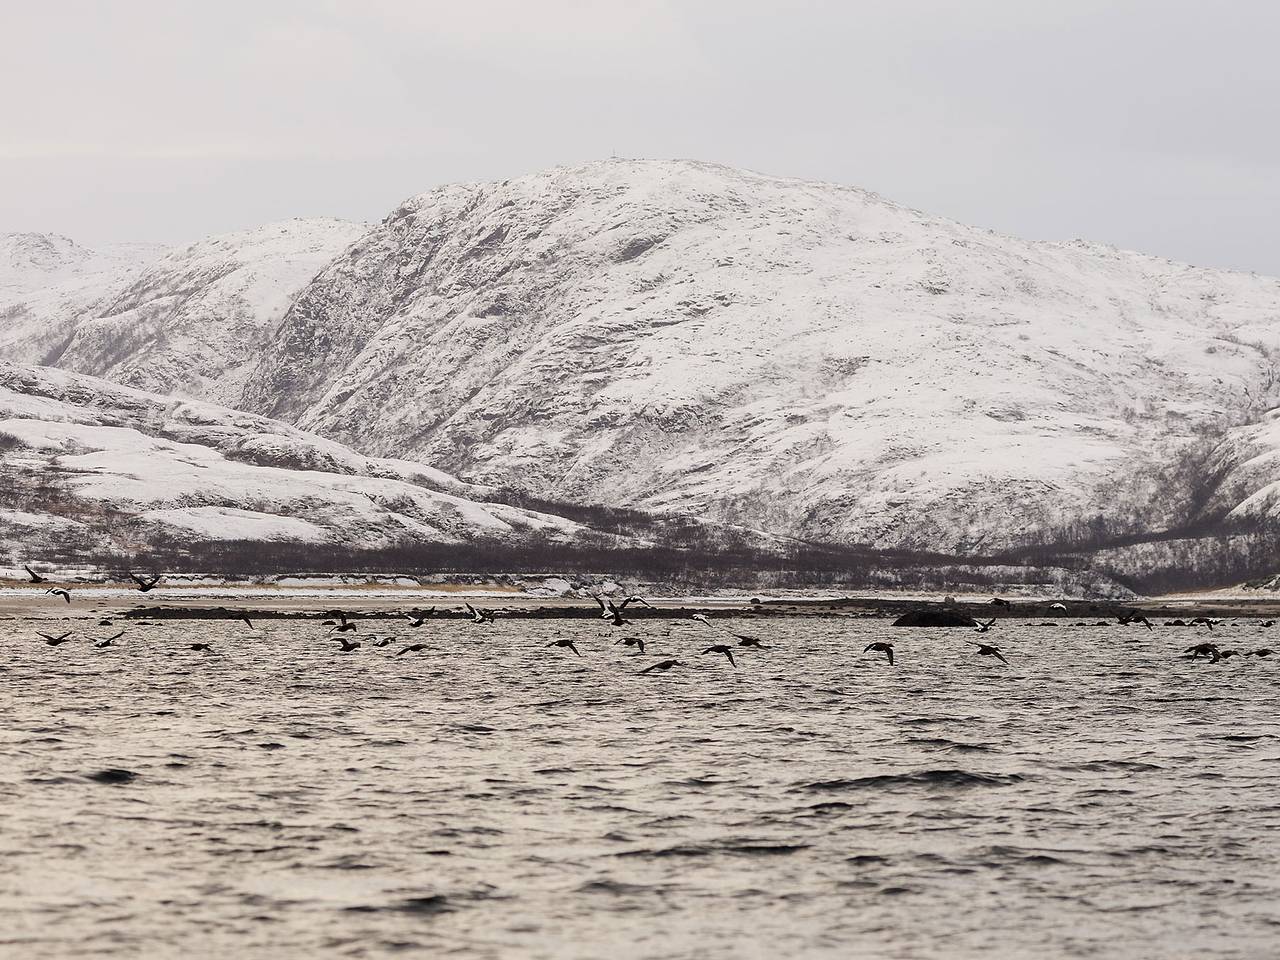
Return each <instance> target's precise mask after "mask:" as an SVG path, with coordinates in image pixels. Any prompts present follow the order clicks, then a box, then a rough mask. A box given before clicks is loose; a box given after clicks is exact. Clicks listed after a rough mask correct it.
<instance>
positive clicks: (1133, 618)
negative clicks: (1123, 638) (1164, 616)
mask: <svg viewBox="0 0 1280 960" xmlns="http://www.w3.org/2000/svg"><path fill="white" fill-rule="evenodd" d="M1116 619H1117V620H1119V621H1120V625H1121V626H1124V627H1127V626H1128V625H1129V624H1131V623H1141V624H1142V625H1143V626H1145V627H1146V628H1147V629H1148V630H1154V629H1155V627H1153V626H1151V621H1150V620H1148V619H1147V618H1146V617H1144V616H1143V615H1142V614H1140V613H1128V614H1124V615H1122V616H1118V617H1116Z"/></svg>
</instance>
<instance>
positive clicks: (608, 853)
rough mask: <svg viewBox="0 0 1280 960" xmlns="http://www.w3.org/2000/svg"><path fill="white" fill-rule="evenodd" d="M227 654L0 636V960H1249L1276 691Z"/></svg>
mask: <svg viewBox="0 0 1280 960" xmlns="http://www.w3.org/2000/svg"><path fill="white" fill-rule="evenodd" d="M89 622H90V621H86V622H85V623H84V628H85V629H88V630H89V632H92V628H89V627H88V623H89ZM257 626H258V628H259V629H258V630H256V631H253V632H250V631H249V630H248V629H247V628H246V627H244V625H242V624H238V623H234V622H208V621H171V622H166V623H163V624H161V625H156V626H141V625H133V626H130V627H128V630H127V633H126V635H125V637H124V638H123V639H122V640H121V641H120V643H121V646H119V647H116V648H109V649H105V650H96V649H93V648H92V647H90V646H89V644H88V642H87V641H85V640H83V639H78V640H76V641H75V642H73V643H71V644H67V645H64V646H61V647H59V648H57V649H54V648H50V647H47V646H45V645H44V644H43V643H41V642H40V641H39V639H38V638H36V636H35V630H36V629H39V628H40V627H39V626H38V625H36V624H33V623H27V622H23V621H7V622H5V623H4V624H3V625H2V626H0V641H2V642H3V646H4V651H5V657H4V659H3V661H0V685H2V686H0V691H2V692H0V737H2V738H3V740H2V742H3V748H2V750H0V757H2V758H3V761H4V762H3V764H2V765H0V803H2V807H0V809H2V810H3V819H2V820H0V954H3V955H4V956H13V957H23V958H41V957H68V956H87V955H99V956H110V955H114V956H122V957H138V956H177V955H179V953H181V952H185V953H188V954H191V955H194V956H213V955H230V954H231V953H232V952H233V951H238V952H239V953H240V954H241V955H242V956H245V957H250V956H262V955H266V954H267V953H270V955H272V956H282V957H284V956H297V957H311V956H318V955H322V954H323V955H331V954H338V955H346V956H379V955H384V954H387V953H389V952H391V951H394V950H397V949H402V948H414V947H421V948H424V949H429V950H430V951H431V952H432V954H433V955H436V954H450V955H454V956H460V957H490V956H495V957H496V956H522V957H599V956H601V955H603V954H605V953H606V951H607V952H608V953H609V954H610V955H611V956H613V957H619V958H621V957H689V958H694V957H697V958H706V957H725V958H730V957H732V958H741V957H779V956H831V957H844V956H850V955H852V954H854V953H857V952H858V951H862V952H864V953H865V955H867V956H876V957H912V958H917V957H983V958H990V957H1011V958H1012V957H1019V958H1022V957H1029V956H1037V955H1038V956H1107V957H1167V956H1191V955H1196V956H1208V957H1265V956H1275V955H1280V831H1278V830H1277V828H1278V827H1280V789H1277V786H1278V782H1277V774H1280V762H1278V761H1280V740H1277V736H1278V735H1280V722H1278V721H1277V717H1276V705H1277V693H1280V662H1278V661H1280V657H1273V658H1270V659H1268V660H1262V659H1259V658H1248V659H1243V658H1236V659H1233V660H1230V661H1227V662H1223V663H1219V664H1213V665H1211V664H1208V663H1206V662H1187V661H1183V660H1180V659H1177V657H1176V654H1177V653H1179V652H1180V651H1181V649H1182V648H1183V647H1185V646H1187V645H1188V643H1190V642H1191V638H1192V637H1193V636H1194V634H1193V633H1192V632H1191V631H1189V630H1182V629H1177V628H1164V629H1157V631H1156V632H1154V633H1148V632H1147V631H1146V630H1145V629H1141V628H1137V629H1133V628H1120V627H1110V628H1101V627H1098V628H1074V629H1073V628H1071V627H1066V626H1063V627H1052V628H1045V627H1037V626H1035V625H1032V624H1024V623H1017V622H1012V621H1011V622H1007V623H1002V624H1000V625H999V626H998V627H997V628H996V630H993V631H992V633H990V634H987V635H986V636H984V637H983V639H984V640H990V641H992V642H998V643H1000V644H1001V647H1002V649H1003V650H1004V651H1005V653H1006V654H1007V655H1008V656H1009V658H1010V660H1011V661H1012V665H1011V666H1009V667H1005V666H1003V665H1001V664H1000V663H998V662H994V661H993V659H992V658H990V657H975V656H974V655H973V652H972V651H973V649H974V648H972V647H968V646H966V644H965V643H964V642H963V640H964V639H965V638H968V637H969V636H970V634H969V633H968V632H967V631H952V630H906V629H897V630H894V629H893V628H891V627H889V626H887V625H886V624H885V623H884V622H880V621H854V620H841V619H817V618H814V619H809V618H806V619H804V620H772V621H755V622H752V623H751V624H750V625H749V627H748V628H747V632H749V633H752V634H755V635H758V636H760V637H762V638H763V639H764V640H765V642H766V643H770V644H773V647H772V649H768V650H756V651H752V650H743V651H735V653H736V656H737V662H738V665H739V668H738V669H737V670H734V669H733V668H732V667H731V666H730V665H729V663H728V662H727V661H726V660H725V659H724V658H723V657H721V656H716V655H707V656H701V655H700V654H699V651H701V650H702V649H703V648H704V647H706V646H707V645H708V643H710V642H712V641H713V640H715V639H717V638H716V637H715V636H714V634H713V632H712V631H711V630H710V628H708V627H705V626H702V625H699V624H695V623H690V622H678V623H674V622H661V621H645V622H641V623H639V624H636V625H634V626H632V627H626V628H620V629H616V630H613V631H612V632H611V631H610V628H609V627H608V626H607V625H599V626H598V625H596V624H594V623H582V622H564V621H538V620H509V621H499V622H498V623H497V624H494V625H492V626H487V627H475V626H473V625H471V624H468V623H464V622H460V621H449V622H439V623H430V624H428V625H427V626H424V627H423V628H421V629H419V630H412V629H409V628H407V625H406V624H405V623H404V622H403V621H399V622H396V623H392V622H390V621H387V622H384V623H382V624H377V625H374V624H371V623H370V622H367V621H366V622H363V623H362V624H361V628H362V630H361V632H362V633H367V632H368V630H370V629H374V630H378V629H379V628H381V629H380V632H386V631H390V630H395V631H397V632H400V631H402V629H403V630H405V631H407V634H409V635H411V640H406V641H405V642H404V643H396V644H393V645H390V646H387V647H385V648H380V649H375V648H372V647H371V646H370V645H369V644H368V643H366V644H365V645H364V646H363V647H361V648H360V649H359V650H357V651H355V652H353V653H349V654H344V653H342V652H340V651H339V649H338V644H337V643H336V642H334V641H332V640H329V639H325V635H324V632H323V631H324V628H322V627H319V626H318V625H316V624H312V623H307V624H299V623H297V622H285V621H262V622H261V623H259V624H257ZM58 632H61V630H59V631H58ZM1218 633H1219V634H1222V636H1217V635H1215V639H1217V640H1219V641H1220V642H1222V643H1223V644H1224V645H1227V644H1229V645H1233V646H1240V647H1244V648H1249V647H1253V646H1260V645H1265V644H1266V641H1267V638H1268V636H1269V632H1268V631H1266V630H1265V629H1263V628H1261V627H1259V626H1257V625H1256V624H1255V623H1245V622H1243V621H1242V622H1240V623H1236V624H1231V625H1228V626H1226V627H1224V628H1221V629H1220V630H1219V631H1218ZM403 635H404V634H403V633H402V636H403ZM633 635H642V636H644V637H645V638H646V640H647V641H648V651H647V655H646V656H644V657H638V656H634V655H633V654H632V653H631V651H630V649H628V648H626V647H623V646H621V645H614V644H613V643H612V641H613V640H614V639H616V638H617V637H620V636H633ZM886 636H889V637H891V638H892V639H893V640H894V641H895V642H896V645H897V655H898V663H897V665H896V666H894V667H889V666H888V665H887V664H886V663H885V662H884V659H883V657H882V656H880V655H874V654H868V655H866V656H865V657H864V656H863V654H862V648H863V646H864V645H865V644H866V643H867V642H868V641H870V640H872V639H877V638H881V637H886ZM559 637H572V638H573V639H574V640H575V643H576V645H577V647H578V648H579V650H581V652H582V657H581V658H579V657H576V656H574V655H573V653H572V651H569V650H567V649H561V648H548V647H547V646H546V644H547V643H549V642H550V641H552V640H554V639H557V638H559ZM1275 639H1280V637H1276V638H1273V640H1272V643H1274V640H1275ZM201 641H208V642H210V643H211V644H212V646H213V648H214V651H215V653H213V654H206V653H201V652H196V651H192V650H190V649H189V644H191V643H193V642H201ZM414 641H425V642H426V643H427V644H428V647H427V648H426V649H425V650H423V651H421V652H418V653H411V654H408V655H405V656H401V657H397V656H395V654H396V652H397V651H398V650H400V649H401V648H402V647H403V646H404V645H405V643H408V642H414ZM667 657H677V658H679V659H681V660H682V661H683V664H684V665H683V666H680V667H676V668H674V669H672V670H671V671H669V672H666V673H651V674H648V675H646V676H637V675H636V672H635V671H637V670H638V669H639V668H640V667H641V666H643V665H646V664H651V663H654V662H656V661H657V660H659V659H663V658H667ZM112 771H114V772H112Z"/></svg>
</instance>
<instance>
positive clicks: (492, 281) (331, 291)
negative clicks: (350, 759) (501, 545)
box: [240, 161, 1280, 550]
mask: <svg viewBox="0 0 1280 960" xmlns="http://www.w3.org/2000/svg"><path fill="white" fill-rule="evenodd" d="M1277 351H1280V283H1278V282H1277V281H1275V280H1271V279H1265V278H1259V277H1255V276H1251V275H1245V274H1234V273H1228V272H1222V271H1211V270H1200V269H1195V268H1192V267H1188V266H1184V265H1181V264H1177V263H1172V262H1169V261H1166V260H1160V259H1155V258H1151V257H1145V256H1141V255H1138V254H1134V253H1128V252H1123V251H1119V250H1115V249H1112V248H1108V247H1104V246H1099V245H1096V244H1087V243H1080V242H1073V243H1061V244H1057V243H1034V242H1027V241H1022V240H1017V239H1014V238H1010V237H1005V236H1000V235H997V234H994V233H991V232H989V231H984V230H979V229H974V228H970V227H966V226H963V225H960V224H957V223H953V222H950V221H946V220H941V219H938V218H934V217H929V216H927V215H924V214H921V213H919V212H916V211H913V210H910V209H907V208H904V207H901V206H898V205H895V204H893V203H890V202H888V201H886V200H883V199H881V198H879V197H877V196H874V195H872V194H868V193H866V192H864V191H861V190H858V189H853V188H848V187H841V186H833V185H829V184H816V183H806V182H801V181H796V180H787V179H778V178H773V177H765V176H758V175H755V174H751V173H745V172H741V171H736V170H732V169H728V168H725V167H720V166H714V165H710V164H702V163H693V162H637V161H608V162H601V163H594V164H589V165H586V166H583V167H577V168H572V169H557V170H552V171H549V172H546V173H541V174H537V175H534V176H529V177H523V178H520V179H517V180H511V181H506V182H503V183H494V184H479V185H467V186H453V187H446V188H442V189H439V190H435V191H432V192H430V193H426V194H423V195H421V196H419V197H415V198H413V199H412V200H409V201H408V202H406V203H404V204H403V205H401V206H400V207H399V208H398V209H396V210H395V211H393V212H392V213H391V214H390V215H389V216H388V217H387V218H386V220H385V221H383V223H381V224H380V225H378V226H377V227H375V228H374V229H372V230H371V231H370V232H369V233H368V234H367V235H365V236H364V237H362V238H360V239H359V240H358V241H357V242H355V243H354V244H352V245H351V246H350V248H349V249H347V250H346V252H345V253H344V254H342V255H341V256H339V257H338V258H337V259H336V260H334V262H333V263H332V264H330V265H329V266H328V267H327V268H325V269H324V270H323V271H322V272H321V273H320V274H319V275H318V276H317V277H316V278H315V280H314V281H313V282H312V283H310V284H309V285H307V286H306V287H305V288H304V289H303V290H302V291H301V292H300V293H299V295H298V297H297V298H296V300H295V302H294V304H293V306H292V307H291V308H290V309H289V310H288V312H287V313H286V315H285V317H284V320H283V323H282V325H281V327H280V330H279V333H278V336H277V337H276V338H275V340H274V342H272V343H271V344H269V345H268V346H267V348H266V349H265V351H264V357H263V360H262V363H261V365H260V366H259V367H258V369H257V370H256V371H255V372H254V373H253V375H252V376H251V377H250V378H249V380H248V383H247V387H246V389H245V393H244V397H243V400H242V401H241V403H240V405H241V406H243V407H244V408H246V409H251V410H254V411H258V412H261V413H264V414H268V415H271V416H275V417H279V418H283V419H286V420H289V421H290V422H293V423H296V424H298V425H299V426H301V427H304V428H305V429H308V430H311V431H314V432H316V433H319V434H321V435H324V436H327V437H331V438H333V439H336V440H339V441H341V442H343V443H346V444H349V445H351V446H352V447H354V448H356V449H359V450H361V451H362V452H364V453H367V454H371V455H379V456H386V455H394V456H397V457H403V458H409V459H422V460H423V461H425V462H430V463H434V464H437V465H440V466H442V467H444V468H446V469H448V470H450V471H451V472H453V473H455V474H457V475H459V476H461V477H463V478H465V479H471V480H476V481H479V482H484V483H494V484H512V485H517V486H524V487H526V488H528V489H531V490H533V491H535V492H537V493H539V494H542V495H546V496H552V497H556V498H559V499H577V500H583V501H596V502H604V503H613V504H626V505H632V506H641V507H647V508H656V509H660V510H665V509H673V510H679V511H692V512H697V513H699V514H704V515H708V516H712V517H717V518H720V519H725V520H730V521H740V522H745V523H747V524H749V525H751V526H754V527H757V528H764V529H770V530H774V531H779V532H786V533H798V534H801V535H805V536H810V537H816V538H822V539H834V540H861V541H870V542H875V543H879V544H882V545H909V546H920V547H930V548H934V549H957V550H977V549H988V548H990V547H992V546H995V545H999V544H1001V543H1004V542H1008V541H1010V540H1014V539H1017V538H1018V537H1019V536H1021V535H1022V534H1023V533H1025V532H1028V531H1031V530H1034V529H1037V528H1040V527H1043V526H1045V525H1046V524H1054V523H1061V522H1064V521H1069V520H1073V519H1078V518H1080V517H1084V516H1090V515H1092V514H1094V513H1096V512H1099V511H1106V510H1107V509H1109V508H1110V506H1111V504H1110V503H1109V502H1108V501H1107V493H1106V491H1107V490H1108V488H1109V485H1111V484H1113V483H1114V481H1115V479H1116V477H1118V476H1124V475H1126V474H1128V473H1130V472H1134V471H1138V470H1142V469H1150V468H1151V466H1152V465H1153V464H1159V463H1162V462H1164V461H1165V460H1166V459H1167V458H1170V457H1172V456H1173V455H1174V454H1175V453H1176V452H1177V451H1178V450H1179V449H1180V448H1181V447H1182V446H1183V445H1185V444H1186V443H1188V442H1189V441H1190V440H1191V439H1192V438H1194V437H1197V436H1201V435H1203V434H1204V433H1205V432H1213V431H1217V430H1219V429H1221V428H1225V427H1226V426H1229V425H1231V424H1235V423H1239V422H1242V421H1246V420H1248V419H1250V418H1251V416H1254V415H1256V414H1259V413H1260V412H1261V411H1262V410H1264V409H1265V408H1267V407H1269V406H1272V405H1275V404H1276V403H1277V402H1280V398H1278V397H1277V393H1276V389H1277V388H1276V381H1277V377H1276V366H1275V359H1274V358H1276V357H1277V356H1278V355H1280V354H1278V353H1277Z"/></svg>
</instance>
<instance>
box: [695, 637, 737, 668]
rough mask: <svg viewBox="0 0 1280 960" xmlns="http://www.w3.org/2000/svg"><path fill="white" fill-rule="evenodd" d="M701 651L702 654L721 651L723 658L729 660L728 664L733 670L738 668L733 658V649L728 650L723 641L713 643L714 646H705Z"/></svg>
mask: <svg viewBox="0 0 1280 960" xmlns="http://www.w3.org/2000/svg"><path fill="white" fill-rule="evenodd" d="M702 652H703V653H704V654H707V653H722V654H724V656H725V658H726V659H727V660H728V661H729V666H731V667H733V669H735V670H737V669H738V665H737V663H735V662H734V660H733V651H732V650H730V649H729V648H728V647H726V646H725V645H724V644H723V643H717V644H715V646H711V647H707V649H705V650H703V651H702Z"/></svg>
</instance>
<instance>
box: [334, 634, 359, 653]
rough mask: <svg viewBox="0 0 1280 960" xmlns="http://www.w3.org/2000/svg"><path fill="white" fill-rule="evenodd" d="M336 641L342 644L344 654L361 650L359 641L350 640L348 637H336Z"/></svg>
mask: <svg viewBox="0 0 1280 960" xmlns="http://www.w3.org/2000/svg"><path fill="white" fill-rule="evenodd" d="M334 639H335V640H337V641H338V642H339V643H340V644H342V652H343V653H350V652H351V651H352V650H358V649H359V648H360V641H359V640H348V639H347V638H346V637H335V638H334Z"/></svg>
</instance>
